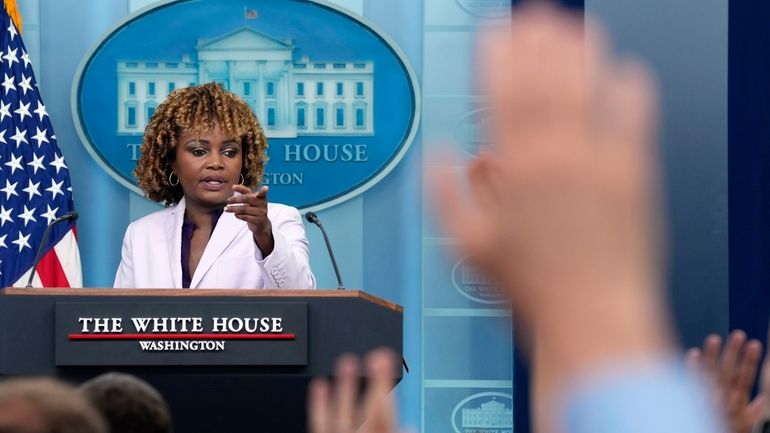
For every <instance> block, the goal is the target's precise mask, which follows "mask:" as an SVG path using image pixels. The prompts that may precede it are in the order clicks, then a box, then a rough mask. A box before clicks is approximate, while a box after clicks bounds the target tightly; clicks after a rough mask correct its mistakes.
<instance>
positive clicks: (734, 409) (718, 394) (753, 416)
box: [687, 330, 768, 433]
mask: <svg viewBox="0 0 770 433" xmlns="http://www.w3.org/2000/svg"><path fill="white" fill-rule="evenodd" d="M761 357H762V343H760V342H759V341H757V340H749V341H747V339H746V333H744V332H743V331H740V330H736V331H733V332H732V333H730V336H729V337H728V339H727V343H726V344H725V345H724V347H722V339H721V338H720V337H719V336H718V335H716V334H711V335H709V336H708V337H706V339H705V340H704V342H703V348H692V349H690V350H689V351H688V352H687V365H688V366H689V367H690V368H692V369H694V370H697V371H699V372H701V373H703V374H704V375H705V376H706V378H707V379H708V381H709V385H710V386H711V387H712V389H713V391H714V400H715V401H714V402H715V404H716V405H717V407H719V408H721V409H722V410H723V414H724V416H725V419H726V420H727V425H728V427H729V428H730V431H731V432H732V433H749V432H751V428H752V426H753V425H754V423H755V422H757V421H758V420H759V418H760V416H761V414H762V409H763V405H764V397H763V396H762V394H760V395H758V396H757V397H756V398H755V399H753V400H752V399H751V388H752V387H753V386H754V380H755V379H756V377H757V370H758V368H759V360H760V358H761ZM766 364H767V362H766ZM766 368H768V367H766Z"/></svg>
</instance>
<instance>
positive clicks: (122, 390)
mask: <svg viewBox="0 0 770 433" xmlns="http://www.w3.org/2000/svg"><path fill="white" fill-rule="evenodd" d="M80 393H81V394H83V396H85V397H86V398H87V399H88V400H89V401H90V402H91V404H93V406H94V407H95V408H96V409H98V410H99V412H101V413H102V415H104V417H105V418H106V419H107V422H108V423H109V425H110V432H111V433H136V432H142V433H171V431H172V424H171V413H170V412H169V408H168V405H167V404H166V401H165V400H164V399H163V396H161V395H160V393H159V392H158V391H157V390H156V389H155V388H153V387H152V386H151V385H150V384H148V383H147V382H145V381H143V380H141V379H139V378H137V377H134V376H131V375H129V374H122V373H107V374H103V375H101V376H98V377H96V378H94V379H91V380H89V381H88V382H86V383H84V384H83V385H81V386H80Z"/></svg>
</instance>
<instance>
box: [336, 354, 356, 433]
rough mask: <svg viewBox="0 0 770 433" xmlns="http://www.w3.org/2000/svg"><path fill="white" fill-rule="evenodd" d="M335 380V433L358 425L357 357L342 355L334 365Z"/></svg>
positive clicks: (346, 431) (340, 432)
mask: <svg viewBox="0 0 770 433" xmlns="http://www.w3.org/2000/svg"><path fill="white" fill-rule="evenodd" d="M334 371H335V376H336V382H335V386H334V403H335V404H334V411H335V422H334V424H335V425H336V426H335V428H336V430H335V433H348V432H352V431H354V429H355V427H356V426H358V422H359V420H358V419H357V418H358V416H359V414H358V413H356V412H357V411H356V397H357V395H358V371H359V367H358V358H356V357H355V356H353V355H350V354H348V355H342V356H341V357H340V358H339V359H338V360H337V364H336V366H335V369H334Z"/></svg>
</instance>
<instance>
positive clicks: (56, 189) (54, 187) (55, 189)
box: [45, 179, 64, 200]
mask: <svg viewBox="0 0 770 433" xmlns="http://www.w3.org/2000/svg"><path fill="white" fill-rule="evenodd" d="M62 186H64V181H63V180H62V181H61V182H56V181H55V180H53V179H51V186H50V187H48V188H46V189H45V190H46V191H48V192H50V193H51V194H52V195H53V200H55V199H56V194H61V195H64V193H63V192H62V190H61V188H62Z"/></svg>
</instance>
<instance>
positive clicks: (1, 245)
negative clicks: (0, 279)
mask: <svg viewBox="0 0 770 433" xmlns="http://www.w3.org/2000/svg"><path fill="white" fill-rule="evenodd" d="M7 237H8V235H2V236H0V248H8V245H6V244H5V238H7ZM0 263H3V261H2V260H0ZM0 275H3V273H2V272H0Z"/></svg>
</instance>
